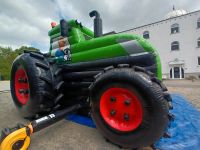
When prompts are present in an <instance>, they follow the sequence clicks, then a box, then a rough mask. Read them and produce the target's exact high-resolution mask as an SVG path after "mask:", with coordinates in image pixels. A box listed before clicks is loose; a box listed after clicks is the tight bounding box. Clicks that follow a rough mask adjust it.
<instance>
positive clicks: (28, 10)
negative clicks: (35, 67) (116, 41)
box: [0, 0, 200, 50]
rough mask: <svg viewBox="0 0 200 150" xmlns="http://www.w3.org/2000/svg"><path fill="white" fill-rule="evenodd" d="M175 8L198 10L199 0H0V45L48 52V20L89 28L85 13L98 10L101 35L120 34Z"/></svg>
mask: <svg viewBox="0 0 200 150" xmlns="http://www.w3.org/2000/svg"><path fill="white" fill-rule="evenodd" d="M173 5H175V7H176V8H177V9H181V8H183V9H186V10H188V11H190V12H191V11H195V10H199V9H200V1H199V0H193V1H192V2H191V1H188V0H174V1H168V0H162V1H160V0H154V1H152V0H140V1H137V0H29V1H26V0H15V1H11V0H10V1H9V0H0V30H1V32H0V45H3V46H12V47H14V48H17V47H19V46H21V45H34V46H36V47H37V48H41V49H43V50H48V48H49V37H48V31H49V29H50V23H51V21H57V22H59V17H64V18H65V19H78V20H79V21H81V22H82V23H83V25H85V26H87V27H89V28H91V29H92V28H93V20H92V19H91V18H90V17H89V15H88V14H89V12H90V11H92V10H95V9H96V10H98V11H99V12H100V13H101V17H102V19H103V27H104V32H108V31H111V30H116V31H121V30H125V29H130V28H133V27H136V26H139V25H143V24H146V23H151V22H154V21H158V20H161V19H163V17H164V16H165V14H166V13H168V12H169V11H171V10H172V6H173Z"/></svg>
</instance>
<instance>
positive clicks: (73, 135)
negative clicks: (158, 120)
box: [0, 80, 200, 150]
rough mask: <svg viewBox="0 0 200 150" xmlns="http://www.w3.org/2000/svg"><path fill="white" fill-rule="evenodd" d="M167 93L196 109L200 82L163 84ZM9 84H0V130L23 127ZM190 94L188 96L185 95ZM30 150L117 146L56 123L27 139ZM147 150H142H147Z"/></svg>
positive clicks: (90, 130) (93, 149)
mask: <svg viewBox="0 0 200 150" xmlns="http://www.w3.org/2000/svg"><path fill="white" fill-rule="evenodd" d="M164 83H165V85H167V87H168V89H169V91H170V92H179V93H181V94H182V95H183V96H186V97H187V98H188V99H189V100H191V102H193V104H194V105H196V106H199V107H198V108H200V105H198V104H200V102H199V96H200V94H199V90H200V82H199V81H197V82H191V81H186V80H184V81H178V82H177V81H165V82H164ZM9 90H10V86H9V81H3V82H2V81H0V130H1V129H3V128H5V127H14V126H15V125H16V124H17V123H24V124H27V123H28V122H29V121H27V120H25V119H23V118H22V117H21V116H20V114H19V113H18V111H17V110H16V108H15V106H14V104H13V102H12V98H11V95H10V92H9ZM189 93H191V94H189ZM29 149H30V150H55V149H57V150H63V149H70V150H75V149H76V150H85V149H87V150H117V149H120V148H119V147H117V146H115V145H113V144H111V143H108V142H106V141H105V139H104V138H103V137H102V135H101V134H100V133H99V132H98V130H97V129H94V128H89V127H87V126H83V125H79V124H76V123H73V122H71V121H67V120H63V121H60V122H58V123H56V124H54V125H52V126H50V127H48V128H46V129H44V130H42V131H40V132H38V133H35V134H33V135H32V137H31V145H30V148H29ZM150 149H151V148H143V150H150Z"/></svg>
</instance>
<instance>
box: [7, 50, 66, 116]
mask: <svg viewBox="0 0 200 150" xmlns="http://www.w3.org/2000/svg"><path fill="white" fill-rule="evenodd" d="M19 69H21V70H23V71H24V72H25V74H26V75H25V77H26V78H27V79H26V81H25V82H26V83H21V82H20V83H19V85H20V86H21V87H23V84H27V83H28V84H29V88H28V89H26V91H27V92H26V93H23V92H22V93H21V94H28V96H27V97H28V98H27V99H26V101H25V102H24V103H22V102H21V101H22V100H20V98H19V96H17V94H19V93H17V92H18V91H19V90H20V89H18V87H16V84H18V81H17V80H19V79H17V78H16V74H17V71H18V70H19ZM59 73H60V69H59V68H57V66H56V65H55V64H51V63H49V62H48V61H47V59H46V58H45V57H44V55H43V54H41V53H35V52H30V53H24V54H22V55H20V56H18V57H17V58H16V59H15V61H14V62H13V65H12V70H11V81H10V88H11V95H12V98H13V101H14V103H15V106H16V107H17V109H18V110H19V112H20V114H21V115H22V116H23V117H25V118H28V119H31V118H34V117H36V116H38V115H43V114H44V113H48V112H50V111H51V110H52V108H54V107H56V104H57V102H58V101H59V100H60V99H61V98H62V96H63V94H62V93H61V92H60V91H61V90H60V88H61V87H62V84H63V81H62V78H61V76H60V75H59ZM18 78H20V76H19V77H18ZM22 99H23V97H22Z"/></svg>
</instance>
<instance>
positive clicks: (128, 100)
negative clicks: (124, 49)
mask: <svg viewBox="0 0 200 150" xmlns="http://www.w3.org/2000/svg"><path fill="white" fill-rule="evenodd" d="M90 88H91V97H90V98H91V101H92V118H93V120H94V122H95V123H96V126H97V128H98V129H99V131H100V132H101V133H102V134H103V136H104V137H105V138H106V139H107V140H108V141H110V142H112V143H114V144H116V145H118V146H120V147H124V148H140V147H144V146H150V145H152V144H154V143H155V142H156V141H157V140H159V139H160V138H161V137H162V136H163V135H164V133H165V131H166V129H167V127H168V122H169V118H168V112H169V107H168V103H167V100H166V99H165V98H164V94H163V90H162V88H161V87H160V86H159V85H158V84H157V83H156V82H154V81H152V80H151V78H150V76H149V75H148V74H146V73H144V72H140V71H136V70H134V69H133V68H113V69H109V70H108V71H105V72H104V73H103V74H100V75H97V78H96V81H95V82H94V83H93V85H92V86H91V87H90Z"/></svg>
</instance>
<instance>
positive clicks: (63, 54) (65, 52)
mask: <svg viewBox="0 0 200 150" xmlns="http://www.w3.org/2000/svg"><path fill="white" fill-rule="evenodd" d="M58 46H59V48H58V49H57V50H56V53H55V56H56V57H58V58H64V60H67V61H69V60H71V52H70V49H69V48H66V44H65V41H64V38H62V37H61V38H60V39H59V41H58ZM64 48H65V49H64Z"/></svg>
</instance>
